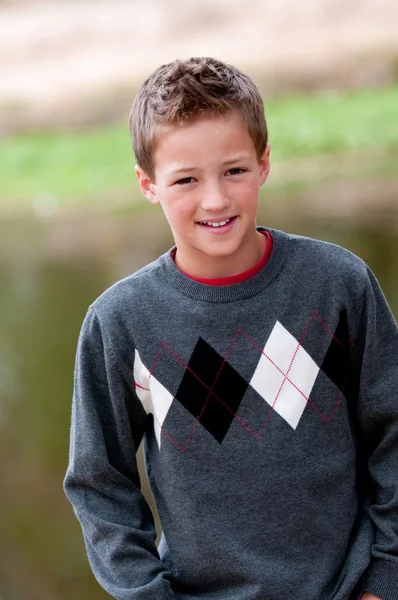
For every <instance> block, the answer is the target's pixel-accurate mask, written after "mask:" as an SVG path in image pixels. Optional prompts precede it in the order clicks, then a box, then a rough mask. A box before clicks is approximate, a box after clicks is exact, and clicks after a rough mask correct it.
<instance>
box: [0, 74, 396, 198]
mask: <svg viewBox="0 0 398 600" xmlns="http://www.w3.org/2000/svg"><path fill="white" fill-rule="evenodd" d="M397 106H398V85H394V86H389V87H386V88H382V89H376V90H362V91H355V92H347V93H341V94H333V95H332V94H330V95H317V96H315V95H300V96H289V97H286V98H282V99H279V100H274V101H272V102H269V103H266V115H267V121H268V127H269V132H270V143H271V145H272V157H273V160H274V161H282V160H285V159H296V158H304V157H310V156H314V155H319V154H328V153H341V152H349V151H351V150H367V149H369V151H371V150H372V148H384V149H387V150H389V149H391V150H394V149H395V150H396V149H397V148H398V119H397ZM117 190H124V193H126V194H127V196H129V195H130V194H131V196H132V197H136V195H137V185H136V182H135V175H134V156H133V153H132V149H131V142H130V139H129V134H128V129H127V124H126V123H121V124H120V123H119V124H115V125H111V126H107V127H103V128H99V129H95V130H91V131H83V132H57V133H31V134H26V135H20V136H15V137H11V138H8V139H5V140H2V142H1V144H0V205H1V204H3V205H5V204H6V203H10V202H11V201H16V200H20V201H21V200H22V201H27V202H31V201H32V200H33V199H35V198H36V199H38V200H39V201H40V200H43V199H44V201H46V199H47V200H48V199H49V200H50V201H53V200H55V201H57V202H59V203H61V204H62V203H73V202H76V203H77V202H81V201H97V200H98V199H100V198H103V197H107V196H109V195H110V194H112V192H113V191H117Z"/></svg>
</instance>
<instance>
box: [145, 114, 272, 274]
mask: <svg viewBox="0 0 398 600" xmlns="http://www.w3.org/2000/svg"><path fill="white" fill-rule="evenodd" d="M269 150H270V149H269V147H267V149H266V151H265V152H264V155H263V156H262V157H261V160H260V161H259V160H258V158H257V155H256V151H255V148H254V145H253V142H252V139H251V137H250V135H249V133H248V130H247V126H246V125H245V123H244V121H243V119H242V117H241V116H240V115H239V114H238V113H237V112H230V113H228V114H226V115H223V116H218V117H209V116H204V117H202V118H198V119H196V120H194V121H192V122H189V123H187V124H183V125H168V126H165V127H164V128H163V129H162V130H161V132H160V134H159V135H158V137H157V139H156V146H155V150H154V156H153V158H154V167H155V178H154V181H151V180H150V178H149V177H148V176H147V175H146V174H145V173H144V172H143V171H142V169H140V168H139V167H137V169H136V172H137V177H138V180H139V184H140V188H141V191H142V193H143V194H144V196H145V197H146V198H147V200H149V201H150V202H152V203H154V204H157V203H160V204H161V206H162V208H163V211H164V213H165V215H166V218H167V220H168V222H169V224H170V227H171V229H172V232H173V236H174V240H175V243H176V246H177V254H176V261H177V264H178V266H179V267H180V268H181V269H182V270H184V271H186V272H187V273H189V274H191V275H196V276H198V277H223V276H228V275H233V274H236V273H238V272H242V271H244V270H245V269H248V268H250V267H251V266H253V265H254V264H255V263H256V262H257V260H259V258H260V257H261V253H262V251H263V249H264V246H263V244H264V236H263V235H261V234H259V233H258V232H257V231H256V215H257V210H258V196H259V187H260V186H261V185H262V184H263V183H264V182H265V180H266V179H267V176H268V172H269ZM219 224H220V225H219Z"/></svg>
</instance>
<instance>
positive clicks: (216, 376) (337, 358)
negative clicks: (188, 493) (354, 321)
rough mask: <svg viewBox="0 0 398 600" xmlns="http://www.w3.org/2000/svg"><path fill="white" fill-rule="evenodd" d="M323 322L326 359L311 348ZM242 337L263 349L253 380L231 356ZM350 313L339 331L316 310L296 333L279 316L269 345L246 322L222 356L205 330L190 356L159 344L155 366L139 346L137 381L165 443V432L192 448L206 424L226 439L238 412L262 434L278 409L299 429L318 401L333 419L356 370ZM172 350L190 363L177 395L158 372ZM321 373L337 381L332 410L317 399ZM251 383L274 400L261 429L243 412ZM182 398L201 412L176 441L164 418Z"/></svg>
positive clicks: (219, 438) (181, 363)
mask: <svg viewBox="0 0 398 600" xmlns="http://www.w3.org/2000/svg"><path fill="white" fill-rule="evenodd" d="M314 321H317V322H318V324H319V323H320V324H321V326H322V328H321V330H322V331H323V332H324V333H326V334H327V335H328V336H329V338H330V343H329V347H328V350H327V352H326V354H325V357H324V360H323V362H322V364H321V365H318V364H317V363H316V362H315V361H314V359H313V358H312V357H311V356H310V354H309V353H308V352H307V351H306V350H305V349H304V347H303V342H304V341H305V337H306V335H307V333H308V330H309V328H310V327H311V325H312V324H313V323H314ZM239 336H243V337H244V338H245V340H246V342H247V343H248V344H251V345H252V346H254V347H255V348H256V349H257V351H258V354H259V360H258V363H257V365H254V370H253V375H252V377H251V379H250V381H246V380H245V379H244V378H243V377H242V375H241V374H240V373H238V372H237V371H236V369H234V368H233V367H232V366H231V364H230V363H229V362H228V357H229V356H230V354H231V352H233V347H234V344H235V342H236V340H237V339H238V337H239ZM351 342H352V340H349V339H348V322H347V314H346V312H345V311H342V312H341V314H340V318H339V322H338V325H337V328H336V330H335V332H334V333H333V332H332V331H330V329H329V328H328V326H327V325H326V323H324V321H323V320H322V318H321V317H320V316H319V315H318V313H317V312H316V311H313V312H312V313H311V315H310V317H309V319H308V322H307V324H306V326H305V328H304V330H303V332H302V335H301V336H300V339H296V338H295V337H294V336H293V335H292V334H291V333H290V332H289V331H288V330H287V329H286V328H285V327H284V326H283V325H282V323H280V322H279V321H276V323H275V325H274V327H273V329H272V331H271V334H270V336H269V338H268V340H267V342H266V344H265V346H264V347H263V348H261V347H259V346H258V345H257V344H256V342H255V341H254V340H253V339H251V338H250V336H249V335H248V334H247V333H246V332H245V331H244V330H242V329H238V330H237V331H236V333H235V335H234V337H233V339H232V341H231V343H230V345H229V348H228V350H227V352H226V355H225V356H221V355H220V354H219V353H218V352H216V350H214V348H212V347H211V346H210V345H209V344H208V343H207V342H206V340H204V339H203V338H201V337H199V339H198V341H197V343H196V345H195V347H194V349H193V352H192V354H191V357H190V359H189V361H188V363H185V362H184V361H183V359H182V358H181V357H180V356H178V355H177V353H176V352H175V351H174V350H173V349H172V348H170V347H169V346H168V345H167V343H166V342H162V343H161V344H160V346H159V349H158V352H157V355H156V358H155V360H154V363H153V365H152V367H151V369H150V370H149V369H148V368H147V367H146V366H145V365H144V364H143V362H142V360H141V357H140V355H139V352H138V350H136V352H135V361H134V385H135V390H136V393H137V395H138V397H139V399H140V400H141V402H142V405H143V407H144V409H145V410H146V412H147V413H151V414H153V416H154V428H155V435H156V439H157V442H158V445H159V449H160V447H161V441H162V432H163V433H164V434H165V435H166V437H167V438H168V439H169V440H170V441H171V442H173V443H174V445H175V446H176V447H177V448H178V449H180V450H182V451H185V450H186V449H187V448H188V445H189V442H190V440H191V439H192V437H193V435H194V432H195V430H196V428H197V426H198V425H200V426H201V427H204V428H205V429H206V430H207V431H208V432H209V433H210V434H211V436H212V437H213V438H214V439H215V440H216V441H217V442H218V443H220V444H221V443H222V441H223V440H224V438H225V436H226V435H227V433H228V431H229V428H230V426H231V424H232V422H233V420H234V419H237V421H238V422H239V423H240V424H241V425H242V426H244V427H245V428H246V430H247V431H248V432H249V433H251V434H252V435H254V437H256V438H260V437H261V436H262V435H263V434H264V431H265V429H266V426H267V424H268V422H269V419H270V418H271V416H272V414H273V413H274V412H275V413H277V414H278V415H279V417H281V418H282V419H284V420H285V422H286V423H287V424H288V425H289V426H290V427H292V428H293V429H296V428H297V427H298V425H299V423H300V420H301V418H302V416H303V413H304V411H305V409H306V407H307V406H310V407H311V408H312V409H313V410H314V411H315V412H316V413H317V414H318V415H319V416H320V417H321V418H322V420H323V421H325V422H330V420H331V419H332V418H333V417H334V415H335V414H336V412H337V409H338V406H339V404H340V403H341V400H342V397H343V395H344V389H345V386H346V382H347V377H348V370H349V347H350V344H351ZM166 355H167V356H168V359H169V360H170V357H172V360H173V361H177V363H179V367H180V368H181V366H182V367H183V376H182V379H181V382H180V384H179V386H178V389H177V392H176V393H175V394H172V393H171V392H170V391H169V390H168V389H167V388H166V387H165V385H163V383H162V382H161V381H160V380H159V379H158V378H157V372H158V371H160V369H159V366H160V364H161V361H162V357H163V358H164V357H165V356H166ZM320 373H323V375H325V376H326V377H327V378H329V380H330V381H331V382H332V383H333V384H334V385H335V386H336V388H337V389H338V390H339V393H338V394H337V395H336V402H335V404H334V405H333V407H332V410H331V412H330V413H329V415H324V414H323V413H321V411H320V410H319V407H317V406H316V404H315V403H314V402H313V401H312V400H311V398H310V396H311V392H312V390H313V388H314V385H315V382H316V380H317V378H318V377H319V375H320ZM249 386H250V387H251V388H252V389H253V390H254V391H255V392H256V393H257V394H258V395H259V396H260V397H261V398H262V399H263V400H264V402H265V403H266V404H267V405H268V406H269V410H268V411H267V412H266V419H265V421H263V422H262V423H259V428H258V430H257V431H253V430H252V429H251V428H250V427H249V426H248V425H247V424H246V423H245V422H244V421H243V420H242V419H241V418H240V417H239V414H238V412H239V407H240V404H241V402H242V400H243V398H244V396H245V393H246V391H247V389H248V387H249ZM175 401H177V402H179V403H180V404H181V405H182V406H183V407H184V408H185V409H186V410H187V411H188V412H189V413H191V415H192V416H193V418H194V425H193V429H192V431H191V434H190V435H189V437H188V439H187V440H185V441H181V440H174V439H172V438H171V437H170V435H169V434H167V432H166V431H165V430H164V429H163V423H164V421H165V419H166V417H167V414H168V412H169V410H170V408H171V406H172V404H173V402H175Z"/></svg>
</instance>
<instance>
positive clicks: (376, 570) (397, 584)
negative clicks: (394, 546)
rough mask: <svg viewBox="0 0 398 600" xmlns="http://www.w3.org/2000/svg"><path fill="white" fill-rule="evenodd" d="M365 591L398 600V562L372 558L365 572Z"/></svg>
mask: <svg viewBox="0 0 398 600" xmlns="http://www.w3.org/2000/svg"><path fill="white" fill-rule="evenodd" d="M363 591H364V593H365V592H369V593H370V594H374V595H375V596H378V597H379V598H382V600H398V563H395V562H393V561H389V560H378V559H374V560H372V562H371V563H370V565H369V567H368V569H367V571H366V573H365V579H364V588H363Z"/></svg>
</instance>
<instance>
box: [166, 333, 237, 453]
mask: <svg viewBox="0 0 398 600" xmlns="http://www.w3.org/2000/svg"><path fill="white" fill-rule="evenodd" d="M188 367H189V369H187V370H186V371H185V375H184V377H183V378H182V381H181V384H180V387H179V388H178V391H177V394H176V398H177V400H179V402H181V404H182V405H183V406H184V407H185V408H186V409H187V410H189V412H190V413H191V414H192V415H193V416H194V417H195V418H197V417H199V415H201V417H200V423H201V425H203V427H205V428H206V429H207V431H208V432H209V433H210V434H211V435H212V436H213V437H214V438H215V439H216V440H217V441H218V442H219V443H220V444H221V442H222V441H223V439H224V437H225V435H226V434H227V432H228V429H229V428H230V425H231V423H232V420H233V418H234V414H235V413H236V411H237V410H238V408H239V405H240V403H241V400H242V398H243V396H244V394H245V392H246V389H247V386H248V383H247V382H246V381H245V380H244V379H243V377H241V376H240V375H239V373H238V372H237V371H235V369H234V368H233V367H231V365H230V364H229V363H227V362H224V359H223V357H222V356H220V355H219V354H218V352H216V351H215V350H214V349H213V348H212V347H211V346H210V345H209V344H208V343H207V342H205V340H204V339H203V338H199V340H198V342H197V344H196V346H195V349H194V351H193V353H192V356H191V358H190V360H189V363H188ZM221 367H222V368H221ZM220 369H221V371H220ZM210 390H212V391H213V392H214V395H213V394H211V395H210V396H209V394H210ZM218 398H219V399H220V400H222V402H220V400H218ZM206 401H207V403H206ZM223 402H224V403H225V404H226V405H227V406H225V405H224V404H223ZM205 405H206V406H205ZM204 406H205V408H204V409H203V407H204ZM227 407H228V408H229V409H230V410H228V408H227ZM202 411H203V412H202Z"/></svg>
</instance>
